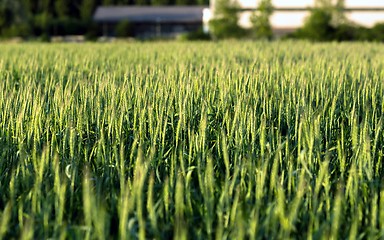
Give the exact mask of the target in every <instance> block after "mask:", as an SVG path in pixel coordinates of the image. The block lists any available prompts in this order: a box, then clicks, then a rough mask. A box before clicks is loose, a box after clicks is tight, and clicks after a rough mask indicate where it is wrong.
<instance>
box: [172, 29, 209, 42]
mask: <svg viewBox="0 0 384 240" xmlns="http://www.w3.org/2000/svg"><path fill="white" fill-rule="evenodd" d="M178 39H179V40H184V41H199V40H211V36H210V35H209V34H208V33H205V32H204V31H203V29H199V30H197V31H195V32H190V33H185V34H182V35H181V36H180V37H178Z"/></svg>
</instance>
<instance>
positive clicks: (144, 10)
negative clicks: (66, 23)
mask: <svg viewBox="0 0 384 240" xmlns="http://www.w3.org/2000/svg"><path fill="white" fill-rule="evenodd" d="M207 7H208V6H168V7H163V6H161V7H136V6H132V7H131V6H113V7H112V6H108V7H106V6H103V7H98V8H97V9H96V12H95V14H94V15H93V20H94V21H96V22H118V21H122V20H128V21H131V22H185V23H189V22H191V23H193V22H202V19H203V9H204V8H207Z"/></svg>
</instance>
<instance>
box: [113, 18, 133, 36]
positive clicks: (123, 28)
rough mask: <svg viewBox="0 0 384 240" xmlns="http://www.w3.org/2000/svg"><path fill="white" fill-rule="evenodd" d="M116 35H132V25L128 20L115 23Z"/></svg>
mask: <svg viewBox="0 0 384 240" xmlns="http://www.w3.org/2000/svg"><path fill="white" fill-rule="evenodd" d="M115 32H116V37H130V36H132V25H131V23H130V22H129V21H121V22H119V24H117V26H116V29H115Z"/></svg>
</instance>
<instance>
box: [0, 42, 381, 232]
mask: <svg viewBox="0 0 384 240" xmlns="http://www.w3.org/2000/svg"><path fill="white" fill-rule="evenodd" d="M170 49H171V50H170ZM351 49H354V50H353V51H351ZM383 54H384V48H383V47H382V44H376V43H371V44H368V43H320V44H311V43H309V42H304V41H303V42H272V43H268V42H252V41H248V42H237V41H222V42H220V43H216V42H194V43H183V42H157V43H142V42H140V43H137V42H133V43H118V44H109V43H108V44H106V43H104V44H95V43H86V44H82V45H78V44H36V43H34V44H17V45H16V44H10V45H0V77H1V79H2V81H0V89H2V91H0V146H1V147H0V158H1V161H0V193H1V194H0V238H2V239H87V238H88V239H137V238H139V239H140V238H141V239H172V238H177V239H185V238H190V239H223V238H230V239H298V238H305V239H316V238H319V237H320V238H322V237H323V238H326V239H332V238H333V239H336V238H339V239H347V238H350V239H355V238H359V237H362V238H368V239H379V238H381V236H382V229H383V228H384V214H383V212H384V186H383V184H382V183H381V182H382V179H383V178H384V171H383V158H384V149H383V147H382V146H384V128H383V121H384V95H383V92H384V82H383V81H382V79H383V78H384V71H383V66H384V58H383V57H382V56H383Z"/></svg>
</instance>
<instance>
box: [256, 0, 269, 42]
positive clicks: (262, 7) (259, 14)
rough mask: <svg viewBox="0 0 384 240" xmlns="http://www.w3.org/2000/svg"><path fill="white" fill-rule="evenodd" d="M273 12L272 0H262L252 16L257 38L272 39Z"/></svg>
mask: <svg viewBox="0 0 384 240" xmlns="http://www.w3.org/2000/svg"><path fill="white" fill-rule="evenodd" d="M272 13H273V5H272V3H271V0H261V1H260V3H259V6H258V9H257V10H256V11H255V12H254V13H253V15H252V16H251V22H252V29H253V34H254V37H255V38H257V39H272V37H273V32H272V27H271V24H270V22H269V18H270V16H271V15H272Z"/></svg>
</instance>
